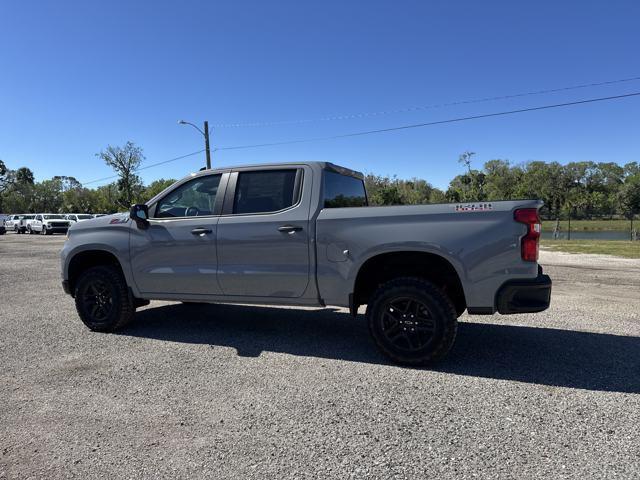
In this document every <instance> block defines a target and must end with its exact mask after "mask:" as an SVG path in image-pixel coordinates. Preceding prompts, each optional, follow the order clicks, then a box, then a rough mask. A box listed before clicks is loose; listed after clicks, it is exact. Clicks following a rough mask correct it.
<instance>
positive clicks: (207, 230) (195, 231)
mask: <svg viewBox="0 0 640 480" xmlns="http://www.w3.org/2000/svg"><path fill="white" fill-rule="evenodd" d="M212 231H213V230H211V229H210V228H202V227H198V228H194V229H193V230H191V234H192V235H204V234H206V233H211V232H212Z"/></svg>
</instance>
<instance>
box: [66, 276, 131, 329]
mask: <svg viewBox="0 0 640 480" xmlns="http://www.w3.org/2000/svg"><path fill="white" fill-rule="evenodd" d="M75 300H76V309H77V310H78V315H80V319H81V320H82V322H83V323H84V324H85V325H86V326H87V327H89V328H90V329H91V330H93V331H95V332H113V331H115V330H118V329H119V328H122V327H124V326H125V325H126V324H127V323H129V322H130V321H131V320H132V319H133V316H134V313H135V305H134V303H133V299H132V298H131V297H130V296H129V290H128V289H127V284H126V282H125V280H124V278H123V277H122V273H121V272H120V271H119V270H118V269H116V268H115V267H112V266H110V265H103V266H99V267H93V268H90V269H88V270H86V271H85V272H83V273H82V274H81V275H80V278H79V279H78V281H77V282H76V287H75Z"/></svg>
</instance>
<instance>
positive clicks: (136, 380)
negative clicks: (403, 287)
mask: <svg viewBox="0 0 640 480" xmlns="http://www.w3.org/2000/svg"><path fill="white" fill-rule="evenodd" d="M63 240H64V238H63V237H60V236H58V237H42V236H28V235H15V234H7V235H5V236H2V237H0V259H1V261H0V290H1V292H2V295H1V298H2V306H1V309H0V338H1V340H0V360H1V362H2V368H1V369H0V449H1V450H2V453H1V455H0V478H42V477H46V478H63V477H64V478H83V479H85V478H96V477H109V478H122V477H126V478H150V477H170V478H186V477H211V478H242V479H244V478H259V479H263V478H273V479H281V478H292V479H293V478H295V479H298V478H347V477H353V478H367V477H371V478H381V479H388V478H428V477H429V478H431V477H438V478H475V477H484V478H487V477H490V478H514V477H515V478H524V477H527V478H544V477H554V478H559V477H581V478H595V477H598V478H611V477H614V476H616V475H617V476H618V477H624V478H638V476H639V475H640V395H639V394H640V261H638V260H622V259H620V260H617V259H611V258H606V257H599V256H586V255H569V254H562V253H551V252H543V253H542V256H541V263H542V264H543V266H544V267H545V271H546V273H549V274H550V275H551V277H552V278H553V280H554V292H553V299H552V307H551V308H550V309H549V310H548V311H546V312H544V313H541V314H537V315H522V316H508V317H502V316H499V315H495V316H490V317H470V316H467V315H464V316H463V317H462V318H461V320H462V323H461V325H460V330H459V335H458V340H457V343H456V346H455V347H454V350H453V351H452V352H451V355H450V357H449V358H448V359H447V360H446V361H444V362H443V363H441V364H439V365H438V366H437V367H436V368H434V369H430V370H426V369H409V368H400V367H397V366H394V365H390V364H388V363H387V362H386V361H385V360H384V359H383V358H382V357H381V356H380V355H379V354H378V353H377V352H376V350H375V348H374V346H373V344H372V342H371V341H370V340H369V336H368V333H367V329H366V325H365V323H364V318H363V316H362V315H360V316H359V317H358V318H357V320H353V319H352V318H351V317H350V316H349V315H348V314H346V313H345V311H344V310H339V309H325V310H321V309H302V308H287V309H285V308H272V307H267V306H264V307H263V306H259V307H257V306H239V305H228V306H224V305H209V306H188V305H182V304H175V303H169V302H152V303H151V305H150V306H149V307H146V308H144V309H141V310H140V311H139V312H138V314H137V317H136V321H135V322H134V323H133V324H131V325H130V326H129V327H128V328H127V329H126V330H125V331H123V332H122V333H121V334H117V335H116V334H112V335H109V334H97V333H91V332H90V331H88V330H87V329H86V328H85V327H84V326H83V325H82V324H81V322H80V320H79V319H78V317H77V315H76V313H75V309H74V305H73V300H72V299H71V298H70V297H68V296H66V295H64V294H63V293H62V289H61V287H60V278H59V276H60V275H59V261H58V252H59V250H60V248H61V246H62V242H63Z"/></svg>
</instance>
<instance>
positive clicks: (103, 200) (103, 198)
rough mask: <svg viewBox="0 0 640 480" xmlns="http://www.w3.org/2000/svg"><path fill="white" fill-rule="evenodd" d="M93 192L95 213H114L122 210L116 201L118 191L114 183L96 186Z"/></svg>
mask: <svg viewBox="0 0 640 480" xmlns="http://www.w3.org/2000/svg"><path fill="white" fill-rule="evenodd" d="M95 192H96V193H95V195H96V207H95V208H96V212H97V213H116V212H117V211H122V210H123V209H122V208H121V206H120V205H119V203H118V197H119V192H118V185H117V184H116V183H109V184H108V185H103V186H101V187H98V188H96V189H95Z"/></svg>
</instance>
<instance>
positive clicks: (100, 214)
mask: <svg viewBox="0 0 640 480" xmlns="http://www.w3.org/2000/svg"><path fill="white" fill-rule="evenodd" d="M107 215H108V213H94V214H93V218H98V217H106V216H107Z"/></svg>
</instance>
